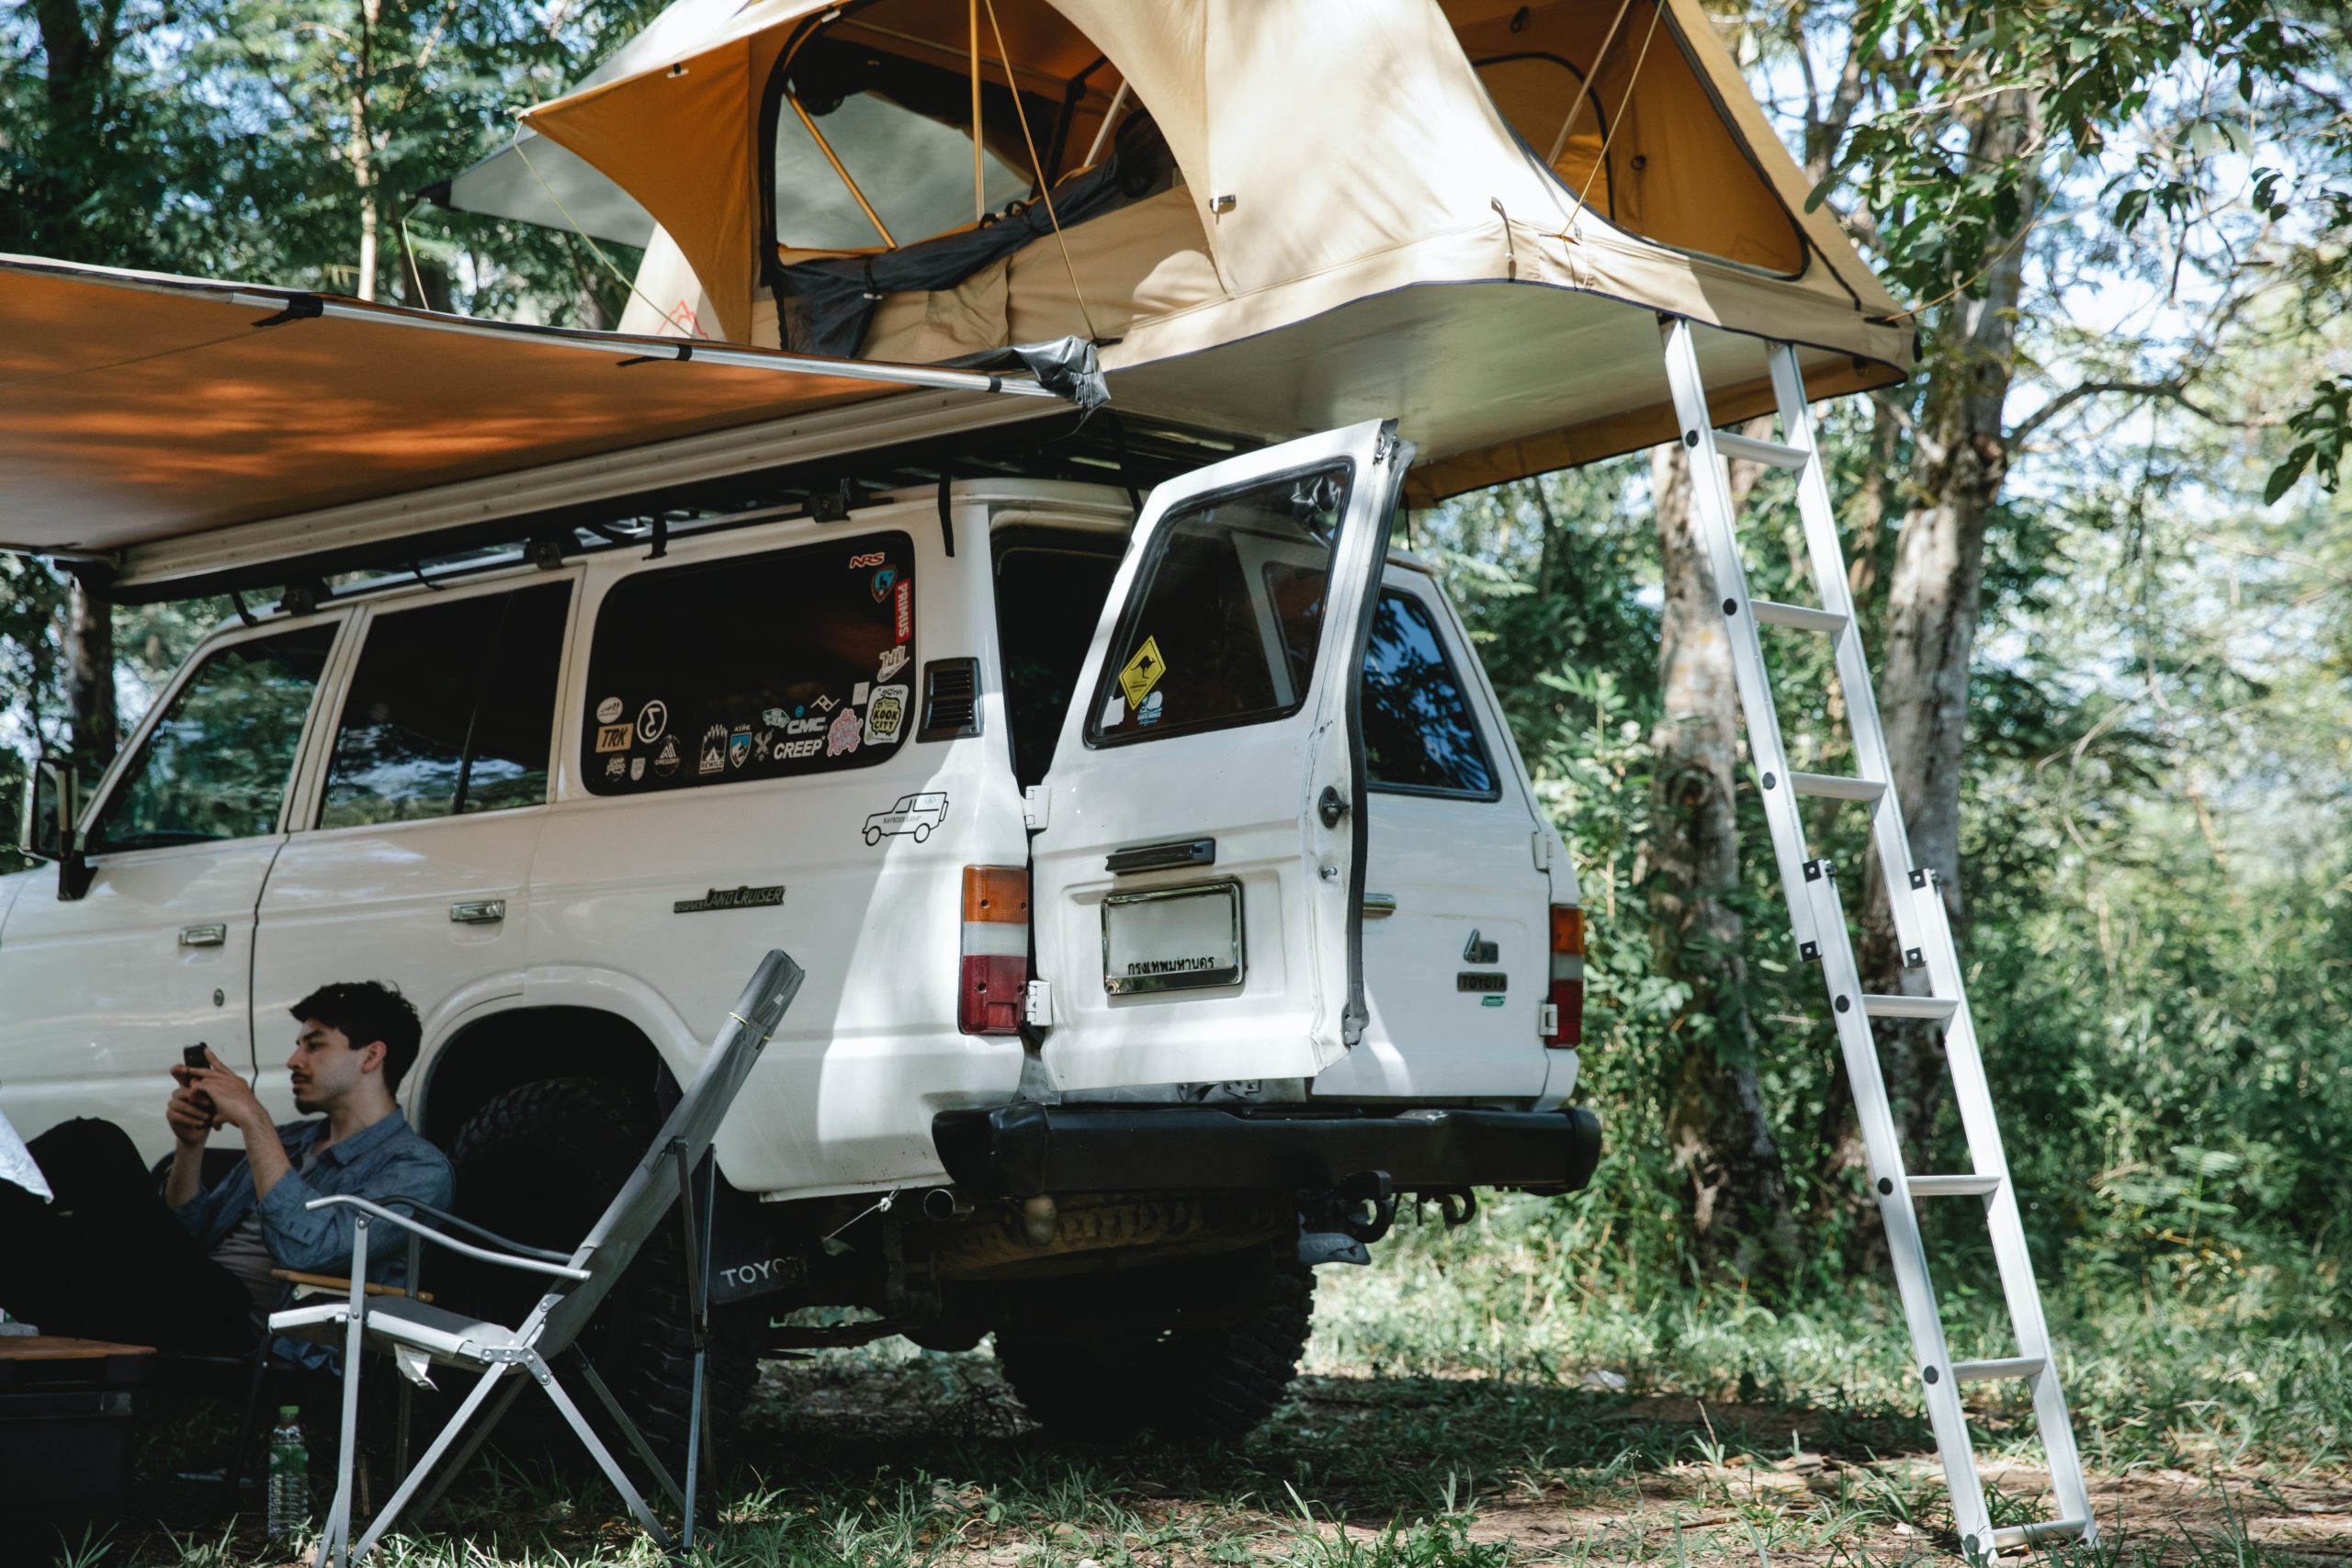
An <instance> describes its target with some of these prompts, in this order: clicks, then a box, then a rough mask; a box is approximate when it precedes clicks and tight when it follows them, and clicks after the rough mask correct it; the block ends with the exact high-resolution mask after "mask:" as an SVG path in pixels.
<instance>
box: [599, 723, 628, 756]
mask: <svg viewBox="0 0 2352 1568" xmlns="http://www.w3.org/2000/svg"><path fill="white" fill-rule="evenodd" d="M635 733H636V732H635V731H634V730H632V729H630V728H629V727H628V725H626V724H600V725H598V726H597V727H596V750H599V751H626V750H628V743H629V740H630V739H632V737H633V736H634V735H635Z"/></svg>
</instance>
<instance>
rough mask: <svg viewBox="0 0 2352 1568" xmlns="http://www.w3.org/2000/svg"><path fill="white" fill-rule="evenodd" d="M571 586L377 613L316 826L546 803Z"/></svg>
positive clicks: (338, 734) (554, 584) (354, 681)
mask: <svg viewBox="0 0 2352 1568" xmlns="http://www.w3.org/2000/svg"><path fill="white" fill-rule="evenodd" d="M570 609H571V584H570V583H568V582H550V583H545V584H541V585H539V586H537V587H532V588H526V589H520V590H517V591H516V592H512V593H483V594H477V595H474V596H472V597H469V598H465V599H458V600H455V601H452V602H451V603H448V604H427V605H424V606H420V607H418V608H415V609H408V610H400V611H395V612H390V613H388V614H383V615H378V616H377V617H376V618H375V620H374V621H373V622H372V623H371V624H370V625H369V626H368V643H367V646H366V647H365V648H364V649H361V650H360V655H359V668H358V670H357V671H356V672H355V673H354V674H353V676H352V678H351V689H350V692H349V694H347V695H346V696H345V699H344V704H343V722H342V724H341V725H340V726H339V727H338V728H337V729H336V732H335V740H334V755H333V757H332V758H331V759H330V761H328V764H327V785H326V793H325V796H324V798H323V799H322V801H321V803H320V807H319V826H320V827H322V828H356V827H366V826H372V825H377V824H381V823H387V822H413V821H420V820H424V819H425V818H435V817H456V816H463V815H467V814H469V813H472V812H477V811H503V810H508V809H511V808H513V807H521V806H539V805H543V804H544V803H545V802H546V800H547V797H548V752H549V750H550V744H551V742H552V740H553V739H554V731H555V705H556V683H557V670H558V666H559V665H560V662H561V660H562V656H563V626H564V620H565V617H566V615H568V614H569V612H570Z"/></svg>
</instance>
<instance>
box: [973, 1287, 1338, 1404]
mask: <svg viewBox="0 0 2352 1568" xmlns="http://www.w3.org/2000/svg"><path fill="white" fill-rule="evenodd" d="M1135 1288H1136V1289H1137V1290H1138V1291H1144V1290H1148V1289H1149V1287H1148V1285H1145V1284H1144V1283H1143V1282H1142V1281H1141V1280H1138V1281H1137V1284H1136V1287H1135ZM1263 1289H1264V1302H1263V1304H1262V1305H1261V1307H1260V1308H1259V1309H1258V1310H1257V1311H1256V1312H1255V1313H1254V1314H1252V1315H1250V1316H1249V1317H1247V1318H1245V1319H1243V1320H1241V1321H1239V1322H1238V1323H1231V1324H1227V1325H1222V1326H1218V1327H1212V1328H1161V1329H1134V1330H1128V1331H1125V1332H1119V1333H1114V1334H1108V1335H1103V1336H1101V1337H1085V1338H1073V1337H1069V1335H1067V1334H1066V1333H1064V1332H1062V1331H1060V1330H1059V1329H1051V1330H1046V1331H1042V1332H1040V1331H1024V1330H1021V1329H1016V1328H999V1329H998V1330H997V1332H996V1359H997V1366H998V1369H999V1370H1000V1371H1002V1373H1003V1374H1004V1380H1005V1382H1009V1383H1011V1384H1012V1392H1013V1393H1014V1395H1015V1396H1016V1397H1018V1398H1019V1399H1020V1401H1021V1403H1022V1404H1023V1406H1024V1407H1025V1408H1026V1409H1027V1410H1028V1412H1029V1414H1030V1415H1032V1416H1035V1417H1036V1418H1037V1420H1038V1421H1039V1422H1040V1423H1041V1424H1042V1425H1043V1426H1044V1427H1046V1430H1047V1431H1049V1432H1051V1433H1053V1434H1054V1435H1055V1436H1057V1437H1059V1438H1068V1439H1069V1440H1071V1441H1073V1442H1081V1443H1112V1442H1123V1441H1126V1440H1129V1439H1131V1438H1137V1437H1139V1436H1141V1435H1143V1434H1144V1433H1146V1432H1149V1433H1151V1434H1153V1435H1154V1436H1157V1437H1159V1438H1164V1439H1166V1440H1168V1441H1170V1442H1177V1443H1206V1442H1218V1441H1225V1442H1230V1441H1234V1440H1236V1439H1238V1438H1243V1437H1246V1436H1247V1435H1248V1434H1249V1433H1250V1432H1251V1431H1253V1430H1255V1429H1256V1428H1257V1427H1258V1426H1259V1425H1260V1424H1261V1423H1262V1422H1263V1421H1264V1420H1265V1419H1266V1417H1268V1416H1272V1414H1273V1413H1274V1410H1275V1408H1276V1407H1277V1406H1278V1405H1280V1404H1282V1402H1283V1398H1284V1397H1285V1396H1286V1395H1287V1394H1288V1393H1289V1392H1290V1385H1291V1382H1292V1380H1293V1379H1295V1377H1297V1376H1298V1358H1299V1356H1300V1354H1301V1352H1303V1351H1304V1350H1305V1349H1306V1337H1307V1334H1308V1332H1309V1330H1310V1328H1311V1327H1312V1320H1313V1317H1314V1313H1315V1276H1314V1275H1313V1274H1312V1273H1310V1272H1308V1271H1307V1270H1306V1269H1303V1268H1299V1267H1297V1266H1296V1265H1295V1264H1294V1265H1289V1266H1285V1267H1283V1268H1279V1269H1276V1270H1275V1271H1274V1273H1273V1274H1272V1276H1271V1277H1270V1278H1268V1279H1267V1280H1265V1281H1264V1285H1263Z"/></svg>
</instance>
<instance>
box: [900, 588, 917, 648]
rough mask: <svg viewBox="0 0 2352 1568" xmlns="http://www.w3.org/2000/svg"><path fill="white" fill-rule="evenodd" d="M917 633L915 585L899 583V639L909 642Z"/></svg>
mask: <svg viewBox="0 0 2352 1568" xmlns="http://www.w3.org/2000/svg"><path fill="white" fill-rule="evenodd" d="M914 635H915V585H914V584H913V583H911V582H901V583H900V584H899V641H900V642H907V641H910V640H911V639H912V638H913V637H914Z"/></svg>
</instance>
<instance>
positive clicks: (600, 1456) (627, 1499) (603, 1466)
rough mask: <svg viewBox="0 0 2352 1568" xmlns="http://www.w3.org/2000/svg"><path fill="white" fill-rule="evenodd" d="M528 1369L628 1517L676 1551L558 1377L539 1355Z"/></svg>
mask: <svg viewBox="0 0 2352 1568" xmlns="http://www.w3.org/2000/svg"><path fill="white" fill-rule="evenodd" d="M526 1365H527V1366H528V1367H529V1368H530V1371H531V1375H532V1376H533V1377H535V1378H537V1380H538V1383H539V1387H540V1388H541V1389H543V1390H545V1391H546V1393H547V1396H548V1399H549V1400H551V1401H553V1402H554V1404H555V1407H556V1409H557V1410H559V1411H560V1412H561V1413H562V1415H563V1418H564V1419H565V1420H566V1421H568V1422H570V1423H571V1430H572V1432H573V1433H574V1434H575V1435H576V1436H577V1437H578V1438H580V1441H581V1443H582V1446H583V1447H585V1448H586V1449H587V1450H588V1456H589V1457H590V1458H591V1459H593V1460H594V1461H596V1468H597V1469H599V1470H601V1471H603V1472H605V1480H607V1481H609V1482H611V1483H613V1487H614V1489H615V1490H616V1491H617V1492H619V1493H620V1495H621V1501H622V1502H624V1503H626V1504H628V1511H629V1515H630V1517H633V1518H635V1519H636V1520H637V1524H638V1528H639V1529H642V1530H643V1531H644V1532H645V1533H646V1534H648V1535H650V1536H651V1537H652V1538H653V1539H654V1540H655V1541H656V1542H657V1543H659V1544H660V1546H661V1547H662V1550H663V1551H672V1550H674V1549H675V1547H676V1545H677V1542H676V1540H675V1539H674V1538H673V1536H672V1535H671V1534H670V1532H669V1531H668V1530H665V1529H662V1521H661V1520H660V1519H657V1518H655V1517H653V1510H652V1509H651V1508H650V1507H649V1506H646V1502H645V1498H644V1497H643V1496H642V1495H640V1494H639V1492H638V1490H637V1488H636V1486H635V1485H633V1484H631V1483H630V1481H629V1478H628V1472H626V1471H624V1470H623V1469H621V1467H620V1461H618V1460H616V1459H615V1458H613V1454H612V1450H610V1449H607V1448H606V1447H605V1440H604V1439H603V1438H599V1437H598V1436H596V1429H595V1428H594V1427H591V1426H590V1425H589V1424H588V1417H587V1416H583V1415H582V1414H581V1413H580V1406H578V1405H577V1404H572V1403H571V1395H570V1394H569V1393H565V1392H564V1390H563V1384H561V1383H560V1382H557V1381H556V1375H555V1373H554V1372H553V1371H550V1370H549V1369H548V1364H547V1362H545V1361H543V1360H541V1359H539V1357H538V1355H537V1352H532V1353H530V1359H529V1360H528V1361H527V1362H526ZM623 1421H624V1424H625V1425H626V1423H627V1418H626V1417H623Z"/></svg>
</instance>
